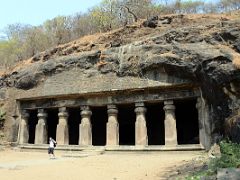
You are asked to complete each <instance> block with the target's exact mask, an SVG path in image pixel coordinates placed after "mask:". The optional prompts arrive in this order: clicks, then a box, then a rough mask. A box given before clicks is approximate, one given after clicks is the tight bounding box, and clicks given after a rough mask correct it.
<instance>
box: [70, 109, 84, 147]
mask: <svg viewBox="0 0 240 180" xmlns="http://www.w3.org/2000/svg"><path fill="white" fill-rule="evenodd" d="M68 113H69V117H68V128H69V129H68V132H69V145H78V142H79V124H80V123H81V115H80V108H79V107H78V108H69V109H68Z"/></svg>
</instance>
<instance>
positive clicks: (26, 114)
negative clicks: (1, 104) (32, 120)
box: [21, 109, 29, 119]
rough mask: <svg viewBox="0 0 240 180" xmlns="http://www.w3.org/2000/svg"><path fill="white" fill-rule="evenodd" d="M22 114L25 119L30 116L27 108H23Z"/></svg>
mask: <svg viewBox="0 0 240 180" xmlns="http://www.w3.org/2000/svg"><path fill="white" fill-rule="evenodd" d="M21 116H22V118H24V119H28V118H29V112H28V110H26V109H24V110H22V111H21Z"/></svg>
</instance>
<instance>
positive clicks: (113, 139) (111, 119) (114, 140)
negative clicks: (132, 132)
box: [107, 105, 119, 146]
mask: <svg viewBox="0 0 240 180" xmlns="http://www.w3.org/2000/svg"><path fill="white" fill-rule="evenodd" d="M117 114H118V110H117V107H116V105H108V122H107V146H116V145H119V126H118V120H117Z"/></svg>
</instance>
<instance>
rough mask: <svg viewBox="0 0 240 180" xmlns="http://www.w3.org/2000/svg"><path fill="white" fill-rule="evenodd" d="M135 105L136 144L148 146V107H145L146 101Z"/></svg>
mask: <svg viewBox="0 0 240 180" xmlns="http://www.w3.org/2000/svg"><path fill="white" fill-rule="evenodd" d="M135 107H136V108H135V113H136V122H135V145H140V146H146V145H147V144H148V139H147V125H146V118H145V113H146V108H145V107H144V103H136V104H135Z"/></svg>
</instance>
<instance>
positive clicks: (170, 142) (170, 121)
mask: <svg viewBox="0 0 240 180" xmlns="http://www.w3.org/2000/svg"><path fill="white" fill-rule="evenodd" d="M163 109H164V111H165V121H164V125H165V145H166V146H176V145H177V144H178V143H177V127H176V118H175V106H174V104H173V101H164V108H163Z"/></svg>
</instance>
